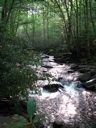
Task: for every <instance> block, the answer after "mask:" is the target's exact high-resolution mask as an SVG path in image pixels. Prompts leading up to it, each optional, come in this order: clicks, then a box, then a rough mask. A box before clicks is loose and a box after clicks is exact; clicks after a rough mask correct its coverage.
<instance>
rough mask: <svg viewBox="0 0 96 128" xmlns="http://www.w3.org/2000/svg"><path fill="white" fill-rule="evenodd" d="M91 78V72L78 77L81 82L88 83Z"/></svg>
mask: <svg viewBox="0 0 96 128" xmlns="http://www.w3.org/2000/svg"><path fill="white" fill-rule="evenodd" d="M90 78H91V73H90V72H86V73H84V74H82V75H80V76H79V77H78V80H79V81H81V82H86V81H88V80H90Z"/></svg>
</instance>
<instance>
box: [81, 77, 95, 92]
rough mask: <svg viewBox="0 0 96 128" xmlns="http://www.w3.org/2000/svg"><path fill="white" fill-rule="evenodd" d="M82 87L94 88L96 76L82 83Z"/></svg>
mask: <svg viewBox="0 0 96 128" xmlns="http://www.w3.org/2000/svg"><path fill="white" fill-rule="evenodd" d="M83 87H84V88H86V89H89V90H96V78H94V79H91V80H89V81H87V82H85V83H83Z"/></svg>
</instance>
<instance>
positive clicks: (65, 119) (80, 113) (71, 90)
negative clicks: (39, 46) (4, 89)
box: [29, 55, 96, 128]
mask: <svg viewBox="0 0 96 128" xmlns="http://www.w3.org/2000/svg"><path fill="white" fill-rule="evenodd" d="M42 58H43V64H44V65H43V67H39V69H38V72H40V73H45V74H49V75H51V77H49V79H48V80H38V81H37V85H38V86H39V87H40V91H41V95H39V96H38V95H37V94H33V93H32V92H31V91H30V92H29V97H30V98H33V97H34V98H35V99H36V101H37V112H36V113H37V114H44V115H45V118H46V122H44V127H45V128H61V127H62V128H96V93H95V92H91V91H86V90H85V89H84V88H82V87H81V82H80V81H78V80H77V78H78V76H79V75H80V73H79V72H78V71H73V70H72V69H71V67H72V66H73V65H74V64H58V63H56V62H54V57H53V56H48V55H47V56H46V55H43V56H42ZM49 81H50V82H49ZM50 84H51V85H53V84H56V86H57V85H59V87H58V88H57V90H55V91H53V92H52V91H51V92H50V91H48V90H46V89H44V88H43V87H44V86H46V85H49V86H50Z"/></svg>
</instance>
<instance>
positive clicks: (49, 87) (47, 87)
mask: <svg viewBox="0 0 96 128" xmlns="http://www.w3.org/2000/svg"><path fill="white" fill-rule="evenodd" d="M59 88H63V85H62V84H60V83H59V82H57V83H50V84H48V85H45V86H43V89H44V90H46V91H49V92H56V91H58V89H59Z"/></svg>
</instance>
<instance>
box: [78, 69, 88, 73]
mask: <svg viewBox="0 0 96 128" xmlns="http://www.w3.org/2000/svg"><path fill="white" fill-rule="evenodd" d="M78 71H79V72H80V73H86V72H90V69H88V68H81V69H79V70H78Z"/></svg>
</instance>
